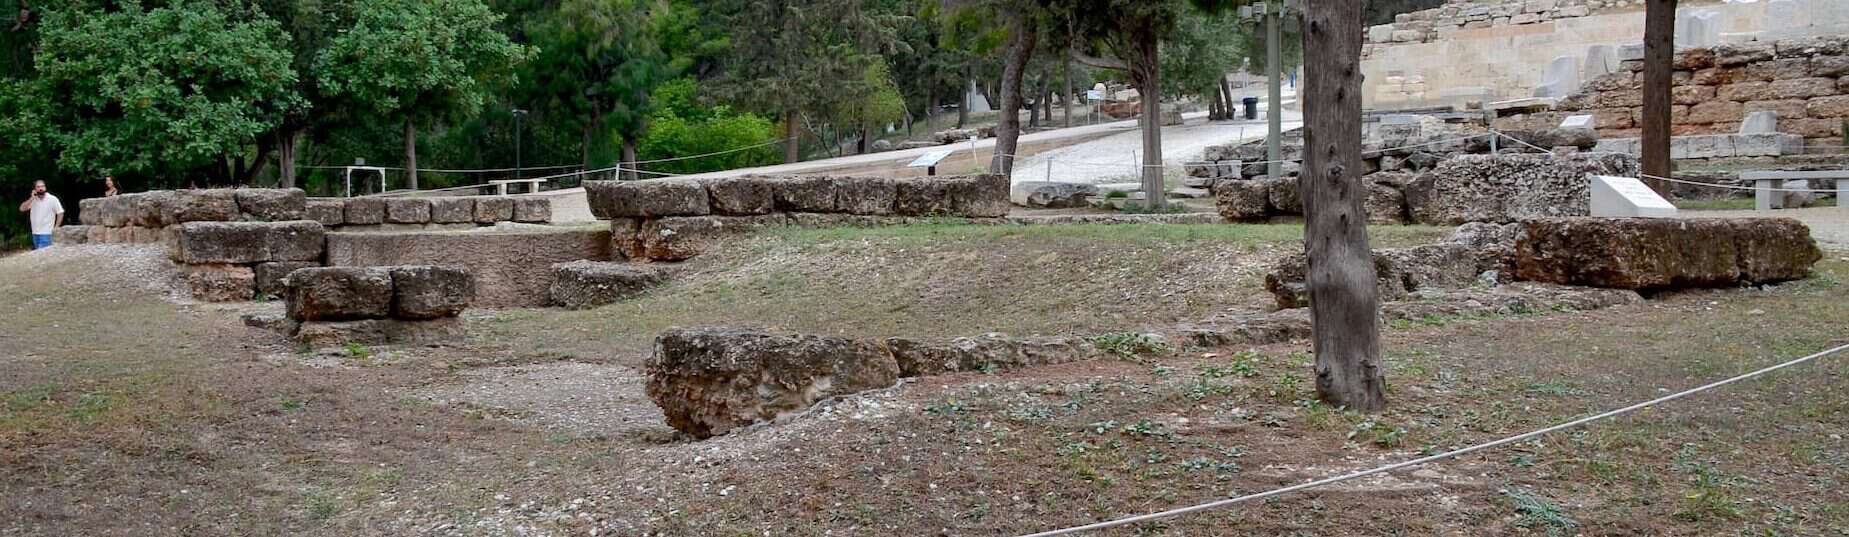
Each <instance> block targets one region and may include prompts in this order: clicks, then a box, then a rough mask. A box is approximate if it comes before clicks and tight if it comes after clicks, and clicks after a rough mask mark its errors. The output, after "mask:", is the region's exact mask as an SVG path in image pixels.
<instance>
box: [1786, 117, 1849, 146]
mask: <svg viewBox="0 0 1849 537" xmlns="http://www.w3.org/2000/svg"><path fill="white" fill-rule="evenodd" d="M1779 128H1780V129H1783V130H1784V131H1785V132H1788V133H1791V134H1796V135H1798V136H1802V137H1805V138H1836V139H1838V140H1841V139H1842V135H1843V130H1842V129H1843V122H1842V120H1841V119H1836V118H1829V119H1816V118H1810V119H1792V120H1787V121H1780V122H1779ZM1837 143H1840V142H1837Z"/></svg>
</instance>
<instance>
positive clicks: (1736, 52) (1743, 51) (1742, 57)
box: [1677, 42, 1777, 69]
mask: <svg viewBox="0 0 1849 537" xmlns="http://www.w3.org/2000/svg"><path fill="white" fill-rule="evenodd" d="M1696 50H1702V49H1691V50H1687V51H1682V52H1681V53H1679V54H1677V56H1688V55H1691V53H1694V51H1696ZM1776 52H1777V49H1775V48H1773V46H1772V44H1771V43H1757V42H1754V43H1726V44H1722V45H1719V46H1716V47H1714V48H1713V49H1712V50H1711V51H1708V52H1707V53H1706V54H1707V55H1708V56H1709V61H1710V62H1711V63H1712V64H1714V65H1719V66H1721V67H1732V66H1736V65H1746V64H1749V63H1756V62H1764V61H1769V60H1771V59H1772V58H1773V56H1775V54H1776ZM1678 59H1680V58H1678ZM1678 63H1680V62H1678ZM1677 68H1678V69H1682V67H1680V66H1678V67H1677Z"/></svg>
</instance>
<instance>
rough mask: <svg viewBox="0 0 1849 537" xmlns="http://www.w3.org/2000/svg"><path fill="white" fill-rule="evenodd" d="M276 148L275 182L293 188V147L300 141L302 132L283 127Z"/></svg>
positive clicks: (283, 186) (280, 185) (282, 186)
mask: <svg viewBox="0 0 1849 537" xmlns="http://www.w3.org/2000/svg"><path fill="white" fill-rule="evenodd" d="M281 135H282V139H281V140H278V143H277V148H276V154H277V155H276V156H277V165H276V169H277V172H276V177H277V179H276V184H277V186H278V187H281V188H295V158H296V157H295V148H296V144H297V143H299V142H301V139H302V133H301V132H300V131H297V130H295V129H285V130H283V132H282V133H281Z"/></svg>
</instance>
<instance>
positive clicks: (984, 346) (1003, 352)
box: [883, 333, 1104, 377]
mask: <svg viewBox="0 0 1849 537" xmlns="http://www.w3.org/2000/svg"><path fill="white" fill-rule="evenodd" d="M883 346H884V348H885V349H886V350H887V351H889V352H891V353H892V357H893V359H894V360H895V361H897V362H898V364H899V375H900V376H902V377H922V376H930V375H942V374H946V373H954V372H959V371H1006V370H1010V369H1017V368H1021V367H1031V366H1039V365H1050V364H1060V363H1068V362H1073V361H1078V360H1084V359H1091V358H1099V357H1103V355H1104V353H1102V352H1100V351H1099V350H1098V348H1097V345H1095V344H1093V343H1092V342H1091V341H1089V340H1087V339H1085V338H1079V337H1040V338H1025V339H1016V338H1011V337H1008V335H1007V334H998V333H990V334H983V335H981V336H976V337H960V338H956V339H954V340H951V341H949V342H947V343H945V342H925V341H919V340H914V339H907V338H897V337H894V338H886V340H885V342H884V345H883Z"/></svg>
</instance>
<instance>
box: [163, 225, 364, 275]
mask: <svg viewBox="0 0 1849 537" xmlns="http://www.w3.org/2000/svg"><path fill="white" fill-rule="evenodd" d="M167 236H168V238H169V240H168V243H169V245H168V246H169V252H168V254H169V255H170V256H172V257H173V260H174V261H176V262H179V263H183V264H187V265H212V264H217V265H251V264H256V263H268V262H272V261H320V260H321V255H322V253H324V252H325V251H326V249H327V230H326V228H324V227H322V225H321V224H320V223H319V222H313V221H308V220H298V221H294V222H187V223H184V224H180V225H178V226H174V227H172V228H168V230H167Z"/></svg>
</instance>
